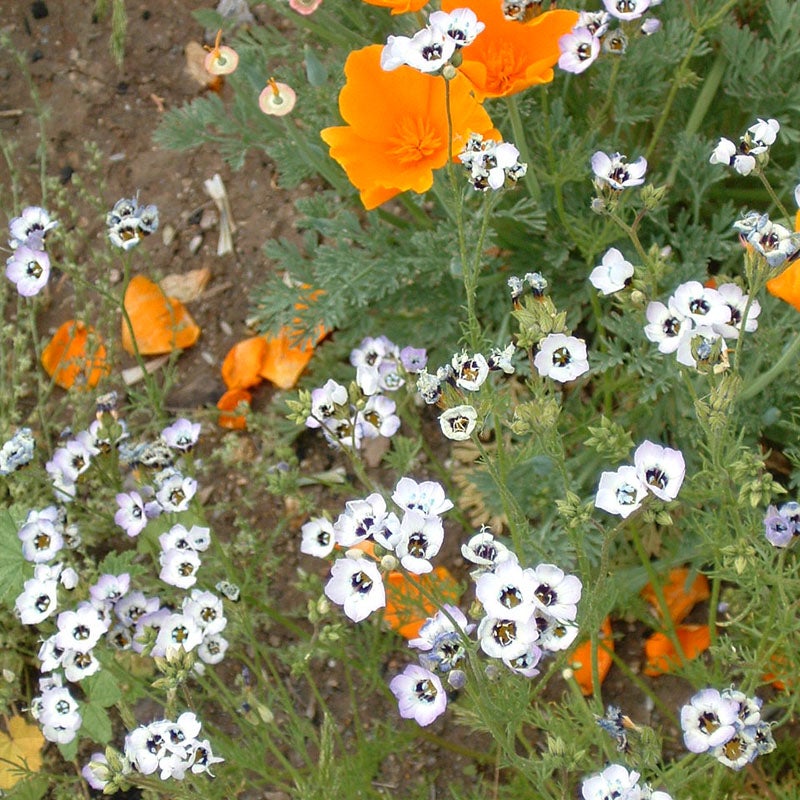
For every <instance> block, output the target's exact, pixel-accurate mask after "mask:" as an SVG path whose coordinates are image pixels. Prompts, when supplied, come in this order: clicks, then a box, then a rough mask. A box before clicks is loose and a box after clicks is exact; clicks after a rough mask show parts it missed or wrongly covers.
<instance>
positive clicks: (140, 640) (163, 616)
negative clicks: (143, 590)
mask: <svg viewBox="0 0 800 800" xmlns="http://www.w3.org/2000/svg"><path fill="white" fill-rule="evenodd" d="M171 615H172V611H171V610H170V609H169V608H159V609H158V611H153V612H151V613H149V614H144V615H143V616H141V617H139V619H138V620H137V621H136V626H135V627H134V631H133V641H132V642H131V648H132V649H133V651H134V652H135V653H143V652H144V648H145V643H146V642H149V641H152V640H153V639H154V638H155V637H156V636H157V635H158V632H159V631H160V630H161V626H162V625H163V624H164V623H165V622H166V621H167V620H168V619H169V618H170V616H171Z"/></svg>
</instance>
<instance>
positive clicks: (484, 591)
mask: <svg viewBox="0 0 800 800" xmlns="http://www.w3.org/2000/svg"><path fill="white" fill-rule="evenodd" d="M536 586H537V584H536V578H535V576H534V572H533V570H532V569H522V567H521V566H520V565H519V563H518V562H516V561H511V560H508V561H504V562H502V563H501V564H497V566H496V567H495V569H494V571H493V572H484V573H483V574H482V575H479V576H478V577H477V578H476V579H475V596H476V597H477V598H478V600H480V601H481V603H482V604H483V607H484V609H485V610H486V613H487V614H488V615H489V616H490V617H505V618H506V619H515V620H526V619H528V618H529V617H530V616H531V614H532V613H533V611H534V608H535V603H534V593H535V591H536Z"/></svg>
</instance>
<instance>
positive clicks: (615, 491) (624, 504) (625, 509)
mask: <svg viewBox="0 0 800 800" xmlns="http://www.w3.org/2000/svg"><path fill="white" fill-rule="evenodd" d="M646 494H647V487H646V486H645V484H644V483H643V482H642V479H641V478H640V477H639V474H638V472H637V471H636V468H635V467H630V466H624V467H620V468H619V469H618V470H617V471H616V472H603V473H602V474H601V475H600V484H599V486H598V487H597V494H596V495H595V498H594V505H595V508H602V509H603V511H607V512H608V513H609V514H617V515H619V516H620V517H622V518H623V519H625V518H627V517H629V516H630V515H631V514H632V513H633V512H634V511H636V509H638V508H640V507H641V505H642V500H644V497H645V495H646Z"/></svg>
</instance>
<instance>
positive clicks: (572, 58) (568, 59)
mask: <svg viewBox="0 0 800 800" xmlns="http://www.w3.org/2000/svg"><path fill="white" fill-rule="evenodd" d="M558 49H559V50H560V51H561V55H560V56H559V59H558V66H559V67H560V68H561V69H563V70H564V71H565V72H571V73H573V74H574V75H579V74H580V73H581V72H584V71H585V70H587V69H589V67H590V66H591V65H592V64H593V63H594V62H595V61H596V60H597V57H598V56H599V55H600V39H599V38H598V36H597V35H595V34H593V33H592V32H591V31H590V30H589V29H588V28H579V27H576V28H573V29H572V32H571V33H566V34H564V35H563V36H562V37H561V38H560V39H559V40H558Z"/></svg>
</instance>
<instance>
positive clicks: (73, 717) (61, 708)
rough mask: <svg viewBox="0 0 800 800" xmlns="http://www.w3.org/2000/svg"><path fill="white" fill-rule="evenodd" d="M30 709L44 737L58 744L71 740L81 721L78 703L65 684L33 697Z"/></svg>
mask: <svg viewBox="0 0 800 800" xmlns="http://www.w3.org/2000/svg"><path fill="white" fill-rule="evenodd" d="M31 711H32V712H33V713H34V716H35V717H36V719H37V720H38V721H39V723H40V724H41V726H42V733H43V734H44V737H45V739H47V740H48V741H49V742H57V743H58V744H67V743H68V742H71V741H72V740H73V739H74V738H75V735H76V733H77V732H78V729H79V728H80V727H81V723H82V722H83V719H82V718H81V714H80V711H79V709H78V703H77V701H76V700H75V698H74V697H73V696H72V695H71V694H70V691H69V689H67V688H66V687H65V686H53V687H52V688H50V689H48V690H46V691H44V692H43V693H42V695H41V696H40V697H37V698H34V702H33V704H32V708H31Z"/></svg>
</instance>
